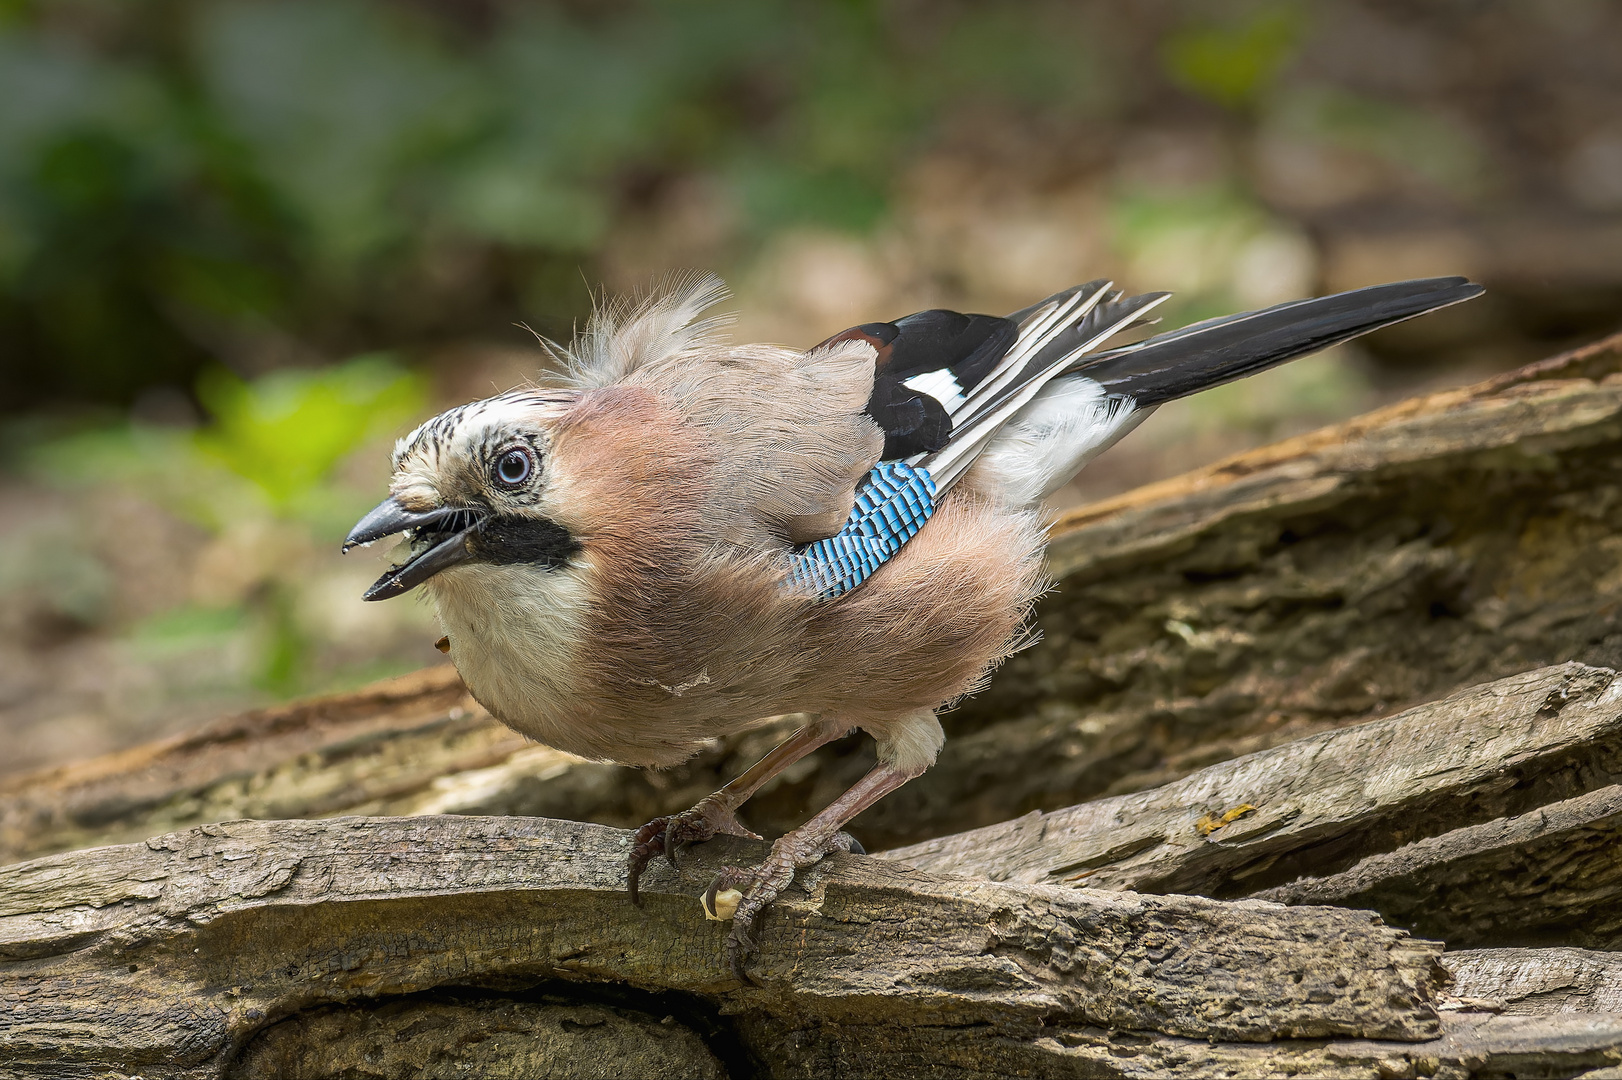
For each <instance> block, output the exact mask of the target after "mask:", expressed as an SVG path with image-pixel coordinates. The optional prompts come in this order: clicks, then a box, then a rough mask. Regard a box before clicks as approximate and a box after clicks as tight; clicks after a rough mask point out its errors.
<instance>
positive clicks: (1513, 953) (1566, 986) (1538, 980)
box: [1442, 948, 1622, 1016]
mask: <svg viewBox="0 0 1622 1080" xmlns="http://www.w3.org/2000/svg"><path fill="white" fill-rule="evenodd" d="M1442 964H1443V966H1444V967H1446V968H1447V971H1448V974H1449V975H1451V976H1452V977H1453V983H1452V985H1451V986H1450V987H1449V988H1448V991H1447V995H1446V997H1447V998H1450V999H1452V1000H1453V1001H1460V1002H1467V1003H1469V1005H1467V1006H1465V1007H1473V1008H1477V1009H1487V1010H1490V1011H1493V1012H1502V1013H1510V1014H1516V1015H1523V1016H1540V1015H1542V1016H1546V1015H1549V1014H1551V1013H1622V956H1619V955H1618V954H1616V953H1609V952H1591V951H1589V950H1587V949H1563V948H1553V949H1468V950H1464V951H1461V952H1449V953H1448V954H1447V955H1446V956H1444V957H1443V958H1442ZM1443 1007H1444V1008H1447V1007H1449V1003H1448V1002H1446V1001H1445V1000H1444V1004H1443Z"/></svg>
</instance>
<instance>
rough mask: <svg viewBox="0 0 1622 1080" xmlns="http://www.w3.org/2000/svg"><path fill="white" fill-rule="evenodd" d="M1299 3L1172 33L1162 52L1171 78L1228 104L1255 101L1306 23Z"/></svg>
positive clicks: (1285, 60)
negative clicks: (1234, 19) (1228, 21)
mask: <svg viewBox="0 0 1622 1080" xmlns="http://www.w3.org/2000/svg"><path fill="white" fill-rule="evenodd" d="M1304 21H1305V20H1304V10H1303V9H1302V8H1301V7H1298V6H1296V5H1274V6H1267V7H1263V8H1261V9H1260V10H1258V11H1255V12H1254V13H1253V14H1252V15H1251V16H1250V17H1249V18H1245V19H1242V20H1239V21H1235V22H1231V23H1220V24H1214V25H1213V24H1203V25H1197V26H1193V27H1190V28H1187V29H1185V30H1182V31H1181V32H1179V33H1177V34H1175V35H1173V36H1172V37H1171V38H1170V39H1168V40H1167V42H1166V44H1165V48H1164V50H1163V52H1162V62H1163V63H1164V64H1165V67H1166V71H1167V73H1168V74H1169V75H1171V77H1172V78H1173V79H1174V80H1175V81H1177V82H1179V83H1181V84H1182V85H1183V86H1185V87H1187V88H1188V89H1190V90H1192V91H1193V92H1194V93H1196V94H1199V95H1200V96H1201V97H1206V98H1209V99H1211V100H1212V101H1215V102H1217V103H1218V104H1220V105H1225V106H1227V107H1229V108H1239V107H1241V106H1245V105H1250V104H1253V103H1254V102H1255V101H1256V99H1257V98H1258V97H1259V96H1260V95H1261V93H1262V92H1263V91H1264V90H1266V89H1267V88H1268V87H1269V86H1270V85H1271V84H1272V81H1273V79H1274V78H1275V77H1276V76H1277V75H1278V73H1279V72H1280V71H1282V70H1283V68H1284V66H1285V64H1287V63H1288V62H1289V60H1290V58H1291V56H1293V55H1294V52H1295V47H1296V43H1297V41H1298V40H1299V39H1300V36H1301V30H1302V28H1303V23H1304Z"/></svg>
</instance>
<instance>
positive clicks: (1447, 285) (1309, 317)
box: [1074, 277, 1482, 407]
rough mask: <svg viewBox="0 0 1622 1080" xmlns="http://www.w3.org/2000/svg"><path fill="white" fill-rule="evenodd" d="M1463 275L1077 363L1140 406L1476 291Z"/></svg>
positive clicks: (1239, 321) (1204, 328)
mask: <svg viewBox="0 0 1622 1080" xmlns="http://www.w3.org/2000/svg"><path fill="white" fill-rule="evenodd" d="M1481 292H1482V288H1481V286H1480V285H1477V284H1475V283H1473V282H1471V281H1468V280H1466V279H1465V278H1462V277H1445V278H1425V279H1421V280H1417V281H1397V282H1392V283H1390V284H1387V285H1373V286H1370V287H1368V288H1365V289H1354V290H1352V291H1351V292H1343V293H1337V294H1335V295H1334V296H1324V297H1318V298H1315V299H1310V300H1294V301H1291V302H1290V303H1287V304H1279V305H1277V306H1276V307H1270V308H1265V309H1263V310H1261V311H1247V312H1244V313H1242V314H1238V315H1228V316H1224V317H1222V318H1218V319H1208V320H1206V321H1205V322H1200V323H1194V324H1193V325H1191V326H1185V327H1183V328H1182V329H1180V330H1173V331H1171V332H1170V333H1165V334H1159V335H1156V336H1155V337H1152V338H1149V339H1148V340H1146V341H1142V342H1139V343H1138V344H1136V345H1128V346H1126V347H1124V348H1120V349H1113V350H1110V351H1109V352H1102V353H1095V354H1093V355H1092V356H1088V357H1087V358H1086V359H1085V360H1084V361H1083V362H1082V363H1081V364H1079V365H1076V366H1075V368H1074V370H1075V371H1076V372H1077V373H1078V374H1081V375H1084V376H1085V377H1087V378H1089V379H1093V380H1095V381H1096V382H1098V383H1099V384H1100V385H1102V386H1103V387H1104V389H1105V390H1106V391H1107V392H1108V393H1111V394H1120V395H1123V396H1126V397H1130V398H1132V399H1133V401H1134V402H1136V403H1137V405H1138V406H1139V407H1147V406H1152V405H1158V404H1160V403H1162V402H1166V401H1171V400H1173V399H1174V398H1180V397H1186V396H1187V395H1189V394H1193V393H1197V392H1198V391H1201V390H1206V389H1209V388H1210V387H1213V386H1218V385H1220V384H1222V383H1225V382H1230V381H1232V380H1234V379H1241V378H1244V377H1245V376H1246V375H1254V374H1256V373H1257V372H1259V371H1264V370H1266V369H1267V368H1270V367H1273V366H1274V365H1275V364H1282V363H1284V362H1285V361H1286V360H1294V359H1296V358H1297V357H1300V356H1306V355H1307V354H1308V353H1314V352H1318V351H1319V350H1320V349H1327V348H1329V347H1330V346H1331V345H1339V344H1341V343H1342V342H1345V341H1350V340H1351V339H1352V338H1355V337H1358V336H1360V335H1362V334H1366V333H1368V332H1369V331H1371V330H1378V329H1380V328H1381V327H1384V326H1390V325H1392V324H1393V323H1399V322H1402V321H1404V320H1406V319H1412V318H1414V317H1415V316H1418V315H1424V314H1425V313H1427V312H1430V311H1435V310H1437V309H1438V308H1444V307H1449V306H1451V305H1453V304H1458V303H1462V302H1463V301H1465V300H1469V299H1472V298H1474V297H1477V296H1480V295H1481Z"/></svg>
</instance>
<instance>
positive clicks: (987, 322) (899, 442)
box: [823, 309, 1019, 460]
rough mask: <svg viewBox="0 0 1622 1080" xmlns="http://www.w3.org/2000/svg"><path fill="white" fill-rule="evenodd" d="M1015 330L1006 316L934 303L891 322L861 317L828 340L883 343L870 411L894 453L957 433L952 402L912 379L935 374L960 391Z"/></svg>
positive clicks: (982, 372)
mask: <svg viewBox="0 0 1622 1080" xmlns="http://www.w3.org/2000/svg"><path fill="white" fill-rule="evenodd" d="M1018 335H1019V327H1018V326H1017V325H1016V324H1015V323H1014V322H1012V321H1011V320H1009V319H1004V318H1000V317H998V316H995V315H964V314H960V313H959V312H956V311H945V310H941V309H935V310H931V311H920V312H917V313H916V314H913V315H908V316H907V317H906V318H903V319H897V320H896V321H895V322H893V323H864V324H862V325H861V326H856V327H852V328H851V329H849V330H846V331H845V332H844V333H842V334H836V335H834V336H833V337H831V338H829V339H828V340H827V341H826V342H824V343H823V344H824V345H827V344H832V343H834V342H838V341H851V340H863V341H867V342H870V343H871V344H872V345H873V347H874V348H875V349H877V350H878V361H877V365H876V370H875V373H874V376H873V394H872V396H871V397H870V398H869V399H868V403H867V415H868V416H871V417H872V418H873V420H874V421H875V422H876V423H877V424H878V425H879V427H880V428H882V429H883V430H884V457H885V459H886V460H889V459H893V458H905V457H911V456H912V455H914V454H924V453H929V452H931V451H934V450H939V449H941V448H942V447H943V446H945V445H946V444H947V442H948V441H950V439H951V437H952V415H951V412H950V410H949V409H948V407H947V401H943V400H942V399H941V398H940V397H939V396H937V395H935V394H931V393H929V392H927V391H924V390H919V389H916V388H914V387H911V386H908V385H906V383H907V380H908V379H915V378H917V377H918V376H920V375H923V376H930V375H938V376H939V377H940V378H939V381H940V382H941V385H943V386H951V385H955V386H956V387H957V388H958V393H959V394H967V393H968V392H969V391H971V390H973V389H974V388H975V386H977V385H979V383H980V381H981V380H982V379H984V378H985V377H986V375H987V374H989V373H990V372H991V371H992V370H993V369H994V368H995V367H996V366H997V361H999V360H1001V359H1002V357H1003V354H1005V353H1006V352H1008V349H1009V347H1010V346H1012V345H1013V343H1014V339H1015V338H1016V337H1018ZM948 379H949V380H950V381H949V382H947V381H946V380H948Z"/></svg>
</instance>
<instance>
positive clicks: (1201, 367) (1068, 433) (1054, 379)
mask: <svg viewBox="0 0 1622 1080" xmlns="http://www.w3.org/2000/svg"><path fill="white" fill-rule="evenodd" d="M1107 289H1108V286H1107V285H1105V284H1103V283H1101V282H1091V283H1089V284H1088V285H1085V286H1079V287H1078V288H1077V289H1068V290H1066V291H1065V292H1063V293H1059V294H1056V295H1055V296H1052V297H1049V298H1048V299H1047V300H1045V301H1043V303H1041V304H1038V305H1035V306H1034V307H1031V308H1026V309H1025V310H1024V311H1021V312H1017V313H1015V315H1013V316H1010V318H1011V319H1014V320H1015V321H1017V322H1019V323H1020V336H1019V339H1018V341H1017V342H1016V343H1015V345H1014V347H1013V348H1012V349H1010V350H1009V355H1010V357H1012V358H1013V359H1012V360H1011V361H1009V362H1008V363H1007V364H1006V365H1005V370H1003V371H1000V372H999V378H998V381H997V385H996V386H995V387H994V388H991V389H989V390H987V389H986V388H985V387H984V386H982V388H981V389H982V391H984V392H983V393H977V394H976V396H975V397H974V398H972V399H971V400H970V401H968V402H966V403H965V406H964V408H963V409H962V410H961V411H960V413H959V414H958V415H956V416H954V417H953V421H954V427H953V431H952V437H951V441H950V442H949V443H948V444H947V445H946V446H945V447H943V448H942V449H941V450H939V451H936V452H935V453H933V454H930V455H927V456H925V457H923V458H922V459H921V460H920V461H919V462H918V463H919V464H921V465H923V466H924V467H925V468H927V469H928V470H929V472H930V474H931V475H932V476H933V477H934V479H935V482H936V484H937V485H938V486H939V488H940V490H942V491H944V490H945V489H946V488H948V487H949V486H951V485H952V484H953V483H955V482H956V481H958V480H959V479H961V478H962V477H963V476H964V474H965V473H967V472H968V470H969V469H970V467H971V466H972V467H974V468H975V479H974V484H975V487H976V488H977V489H982V490H985V491H986V492H987V493H988V494H994V495H995V496H996V497H998V498H1002V499H1005V500H1007V501H1008V502H1010V503H1012V504H1015V505H1022V506H1023V505H1034V504H1036V503H1038V502H1040V501H1041V500H1042V499H1043V498H1046V497H1047V495H1049V494H1050V493H1052V492H1053V491H1055V490H1056V489H1058V488H1059V487H1060V486H1061V485H1063V484H1064V483H1065V482H1067V481H1068V480H1069V479H1070V477H1071V476H1073V475H1075V473H1076V472H1077V471H1078V470H1079V469H1081V468H1082V466H1084V465H1085V464H1086V463H1087V462H1088V461H1091V460H1092V459H1093V458H1094V457H1096V456H1097V455H1098V454H1100V453H1102V452H1103V451H1104V450H1106V449H1108V448H1109V447H1110V446H1111V445H1113V444H1114V443H1115V442H1116V440H1118V439H1119V438H1120V437H1121V436H1122V435H1124V434H1126V433H1127V432H1128V431H1130V430H1131V429H1132V428H1134V427H1136V426H1137V425H1138V423H1140V422H1141V421H1142V420H1143V419H1144V418H1145V417H1146V416H1148V414H1149V413H1151V412H1153V411H1154V409H1155V408H1156V407H1158V406H1159V405H1161V404H1163V403H1164V402H1167V401H1171V400H1172V399H1174V398H1180V397H1185V396H1187V395H1189V394H1193V393H1197V392H1199V391H1201V390H1206V389H1209V388H1210V387H1213V386H1218V385H1220V384H1222V383H1225V382H1230V381H1232V380H1234V379H1239V378H1243V377H1244V376H1246V375H1254V374H1256V373H1257V372H1259V371H1262V370H1264V369H1266V368H1269V367H1272V366H1274V365H1275V364H1281V363H1283V362H1285V361H1286V360H1293V359H1295V358H1296V357H1300V356H1305V355H1306V354H1308V353H1312V352H1316V351H1318V350H1319V349H1325V348H1328V347H1329V346H1331V345H1338V344H1340V343H1341V342H1343V341H1347V340H1349V339H1351V338H1354V337H1357V336H1358V335H1360V334H1365V333H1368V332H1369V331H1371V330H1376V329H1379V328H1380V327H1382V326H1389V325H1391V324H1392V323H1397V322H1402V321H1403V320H1404V319H1411V318H1414V317H1415V316H1417V315H1423V314H1425V313H1426V312H1428V311H1435V310H1436V309H1437V308H1443V307H1448V306H1449V305H1452V304H1457V303H1460V302H1462V301H1465V300H1469V299H1471V298H1472V297H1475V296H1479V295H1480V294H1481V291H1482V289H1481V286H1479V285H1475V284H1473V283H1471V282H1469V281H1466V280H1465V279H1464V278H1458V277H1452V278H1430V279H1426V280H1422V281H1400V282H1395V283H1393V284H1389V285H1376V286H1373V287H1371V288H1367V289H1357V290H1355V291H1352V292H1345V293H1340V294H1337V295H1335V296H1325V297H1319V298H1316V299H1310V300H1297V301H1293V302H1291V303H1288V304H1279V305H1278V306H1276V307H1271V308H1267V309H1265V310H1262V311H1250V312H1244V313H1242V314H1239V315H1229V316H1226V317H1224V318H1220V319H1210V320H1207V321H1205V322H1200V323H1195V324H1193V325H1191V326H1185V327H1183V328H1182V329H1180V330H1173V331H1171V332H1170V333H1165V334H1159V335H1156V336H1155V337H1151V338H1149V339H1147V340H1145V341H1142V342H1138V343H1137V344H1134V345H1127V346H1124V347H1122V348H1118V349H1111V350H1108V351H1105V352H1096V353H1095V352H1092V351H1091V350H1093V349H1095V348H1097V347H1098V346H1099V345H1100V344H1102V343H1103V342H1104V341H1106V340H1108V338H1109V337H1110V336H1111V335H1113V334H1116V333H1118V332H1120V331H1121V330H1124V329H1126V328H1127V327H1128V326H1133V325H1137V324H1138V323H1141V322H1143V321H1145V320H1144V318H1143V316H1144V315H1145V314H1146V313H1147V312H1148V311H1149V310H1150V309H1152V308H1153V307H1155V306H1156V305H1158V304H1160V303H1161V302H1162V301H1164V300H1165V299H1166V296H1167V294H1166V293H1148V294H1145V295H1143V296H1133V297H1127V298H1125V299H1122V298H1121V297H1120V294H1118V293H1108V292H1107V291H1106V290H1107Z"/></svg>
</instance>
